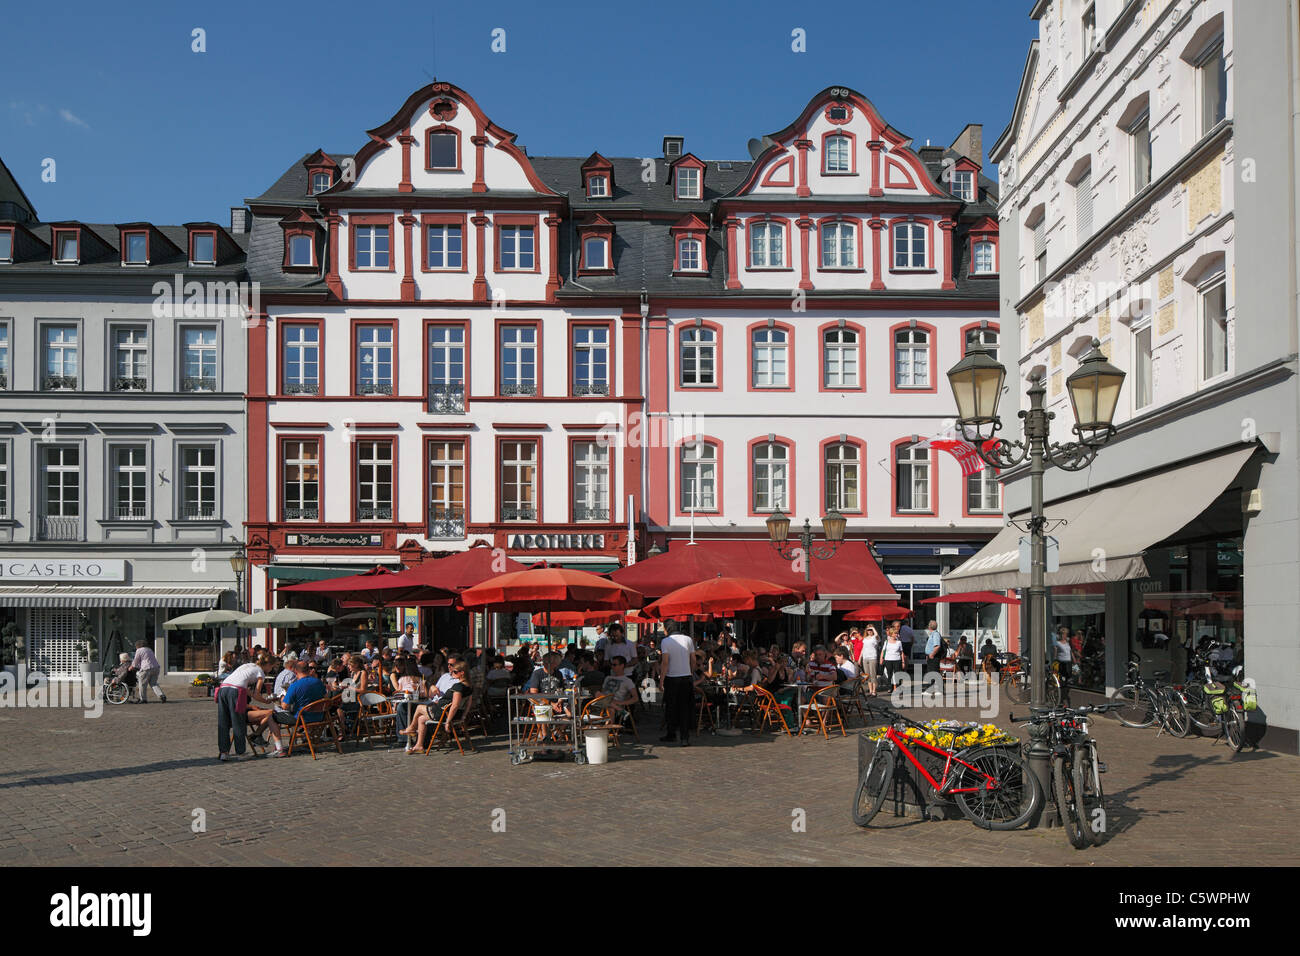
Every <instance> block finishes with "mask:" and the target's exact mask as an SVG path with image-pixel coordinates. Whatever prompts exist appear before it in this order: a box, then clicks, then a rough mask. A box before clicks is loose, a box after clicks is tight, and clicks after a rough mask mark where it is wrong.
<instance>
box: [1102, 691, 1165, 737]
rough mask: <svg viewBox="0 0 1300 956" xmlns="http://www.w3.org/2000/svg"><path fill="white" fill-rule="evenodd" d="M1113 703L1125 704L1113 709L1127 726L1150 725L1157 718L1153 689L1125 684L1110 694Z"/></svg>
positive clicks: (1120, 720)
mask: <svg viewBox="0 0 1300 956" xmlns="http://www.w3.org/2000/svg"><path fill="white" fill-rule="evenodd" d="M1110 699H1111V702H1112V703H1116V704H1123V705H1124V706H1123V707H1120V708H1118V709H1116V710H1113V711H1111V713H1113V714H1114V715H1115V716H1116V717H1117V718H1118V719H1119V722H1120V723H1121V724H1123V725H1124V726H1125V727H1150V726H1151V725H1152V724H1153V723H1155V720H1156V703H1155V699H1154V698H1153V697H1152V695H1151V691H1149V690H1147V689H1146V688H1145V687H1138V686H1137V685H1136V684H1125V685H1124V686H1123V687H1118V688H1116V689H1115V692H1114V693H1113V694H1111V695H1110Z"/></svg>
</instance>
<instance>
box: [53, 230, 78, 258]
mask: <svg viewBox="0 0 1300 956" xmlns="http://www.w3.org/2000/svg"><path fill="white" fill-rule="evenodd" d="M54 261H55V262H60V263H69V264H74V265H75V264H76V263H78V262H80V261H81V232H80V231H79V230H77V229H56V230H55V231H54Z"/></svg>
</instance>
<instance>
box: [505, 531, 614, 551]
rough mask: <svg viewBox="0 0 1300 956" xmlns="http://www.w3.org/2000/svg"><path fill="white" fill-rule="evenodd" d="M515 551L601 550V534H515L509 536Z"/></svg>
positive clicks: (602, 538)
mask: <svg viewBox="0 0 1300 956" xmlns="http://www.w3.org/2000/svg"><path fill="white" fill-rule="evenodd" d="M510 547H511V549H512V550H515V551H534V550H537V551H602V550H604V548H605V536H604V535H603V534H517V535H514V536H513V537H511V539H510Z"/></svg>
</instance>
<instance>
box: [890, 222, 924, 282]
mask: <svg viewBox="0 0 1300 956" xmlns="http://www.w3.org/2000/svg"><path fill="white" fill-rule="evenodd" d="M903 223H920V224H921V225H922V226H924V227H925V266H924V268H920V269H918V268H915V267H912V266H908V267H906V268H899V267H897V266H896V265H895V264H894V263H895V261H896V260H895V258H894V255H895V243H896V242H897V241H898V237H897V236H895V235H894V232H895V230H896V229H897V228H898V226H900V225H901V224H903ZM888 225H889V271H890V272H892V273H896V274H898V275H923V274H925V273H927V272H934V271H935V265H934V220H933V219H927V218H923V217H921V216H895V217H894V218H893V219H890V220H889V223H888Z"/></svg>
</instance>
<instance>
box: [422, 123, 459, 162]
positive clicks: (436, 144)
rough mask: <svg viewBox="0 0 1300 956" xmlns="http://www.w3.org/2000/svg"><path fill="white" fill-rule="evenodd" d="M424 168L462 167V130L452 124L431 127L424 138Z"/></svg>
mask: <svg viewBox="0 0 1300 956" xmlns="http://www.w3.org/2000/svg"><path fill="white" fill-rule="evenodd" d="M424 168H425V169H427V170H448V169H460V131H459V130H457V129H455V128H454V127H451V126H440V127H437V128H435V129H431V130H429V132H428V135H427V136H426V137H425V140H424Z"/></svg>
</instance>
